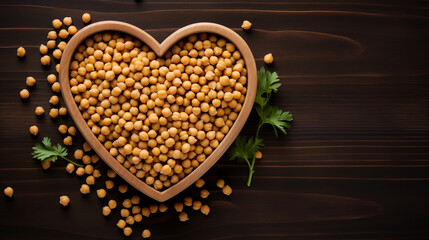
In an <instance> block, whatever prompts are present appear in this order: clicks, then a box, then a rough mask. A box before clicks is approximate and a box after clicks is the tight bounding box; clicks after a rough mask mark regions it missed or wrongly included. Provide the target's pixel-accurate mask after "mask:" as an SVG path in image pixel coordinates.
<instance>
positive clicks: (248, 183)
mask: <svg viewBox="0 0 429 240" xmlns="http://www.w3.org/2000/svg"><path fill="white" fill-rule="evenodd" d="M255 162H256V156H255V155H253V159H252V164H250V165H249V178H248V179H247V186H248V187H250V184H251V183H252V177H253V173H255V170H253V169H254V167H255Z"/></svg>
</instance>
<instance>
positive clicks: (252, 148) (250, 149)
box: [229, 135, 264, 165]
mask: <svg viewBox="0 0 429 240" xmlns="http://www.w3.org/2000/svg"><path fill="white" fill-rule="evenodd" d="M263 147H264V144H263V143H262V139H260V138H255V137H251V138H249V139H248V138H247V137H246V136H243V135H238V137H237V138H236V139H235V141H234V142H233V143H232V145H231V147H230V151H229V153H230V158H229V159H230V160H233V161H237V162H244V161H246V162H247V163H248V164H249V165H250V162H249V160H250V159H252V158H253V156H255V153H256V152H257V151H258V150H260V149H262V148H263Z"/></svg>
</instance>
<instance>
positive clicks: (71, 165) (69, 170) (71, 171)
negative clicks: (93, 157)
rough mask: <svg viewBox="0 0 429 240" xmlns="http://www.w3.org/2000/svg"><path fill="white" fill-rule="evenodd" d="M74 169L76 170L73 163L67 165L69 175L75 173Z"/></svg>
mask: <svg viewBox="0 0 429 240" xmlns="http://www.w3.org/2000/svg"><path fill="white" fill-rule="evenodd" d="M74 169H75V167H74V165H73V164H71V163H69V164H67V166H66V171H67V172H68V173H70V174H71V173H73V171H74Z"/></svg>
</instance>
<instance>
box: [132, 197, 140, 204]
mask: <svg viewBox="0 0 429 240" xmlns="http://www.w3.org/2000/svg"><path fill="white" fill-rule="evenodd" d="M131 203H132V204H134V205H138V204H140V197H139V196H138V195H134V196H132V197H131Z"/></svg>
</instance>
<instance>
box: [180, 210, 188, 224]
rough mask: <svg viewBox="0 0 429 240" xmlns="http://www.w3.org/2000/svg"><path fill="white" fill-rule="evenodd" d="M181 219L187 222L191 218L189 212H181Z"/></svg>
mask: <svg viewBox="0 0 429 240" xmlns="http://www.w3.org/2000/svg"><path fill="white" fill-rule="evenodd" d="M179 220H180V221H181V222H186V221H188V220H189V217H188V214H187V213H186V212H181V213H180V214H179Z"/></svg>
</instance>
